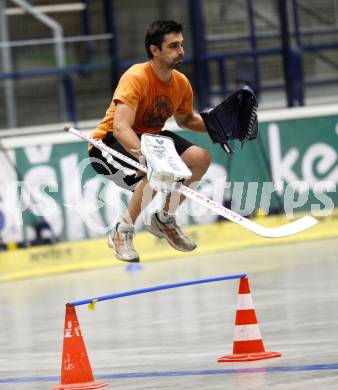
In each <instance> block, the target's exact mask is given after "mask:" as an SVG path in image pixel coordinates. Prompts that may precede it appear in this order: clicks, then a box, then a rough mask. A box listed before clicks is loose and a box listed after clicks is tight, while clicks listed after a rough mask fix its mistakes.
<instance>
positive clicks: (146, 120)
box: [92, 62, 193, 140]
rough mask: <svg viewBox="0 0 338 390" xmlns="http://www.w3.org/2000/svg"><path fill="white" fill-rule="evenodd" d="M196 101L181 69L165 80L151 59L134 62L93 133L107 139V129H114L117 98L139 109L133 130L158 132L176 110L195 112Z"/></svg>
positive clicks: (183, 113)
mask: <svg viewBox="0 0 338 390" xmlns="http://www.w3.org/2000/svg"><path fill="white" fill-rule="evenodd" d="M192 101H193V92H192V88H191V85H190V82H189V80H188V79H187V78H186V77H185V76H184V74H182V73H181V72H178V71H177V70H173V71H172V77H171V79H170V80H169V81H167V82H163V81H161V80H159V79H158V77H157V76H156V74H155V72H154V70H153V68H152V66H151V65H150V62H145V63H142V64H136V65H133V66H132V67H131V68H129V69H128V70H127V71H126V72H125V73H124V74H123V76H122V77H121V79H120V82H119V84H118V86H117V88H116V90H115V93H114V96H113V100H112V102H111V104H110V107H109V108H108V110H107V112H106V115H105V117H104V118H103V120H102V121H101V122H100V123H99V124H98V126H97V127H96V129H95V130H94V132H93V133H92V137H93V138H94V139H97V140H100V139H104V138H105V137H106V134H107V132H109V131H113V121H114V113H115V107H116V104H117V102H122V103H125V104H127V105H128V106H129V107H130V108H132V109H133V110H135V112H136V115H135V122H134V125H133V130H134V131H135V132H136V133H137V134H143V133H153V134H157V133H159V132H160V131H161V129H162V128H163V126H164V124H165V122H166V120H167V119H168V118H169V117H170V116H172V115H173V114H174V113H175V112H177V113H179V114H182V115H190V114H192V112H193V105H192Z"/></svg>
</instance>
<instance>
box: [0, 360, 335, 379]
mask: <svg viewBox="0 0 338 390" xmlns="http://www.w3.org/2000/svg"><path fill="white" fill-rule="evenodd" d="M322 370H338V363H334V364H313V365H307V366H284V367H283V366H280V367H279V366H276V367H253V368H231V369H223V370H198V371H197V370H196V371H158V372H152V371H151V372H130V373H124V374H108V375H96V376H95V379H129V378H156V377H170V376H193V375H225V374H252V373H255V372H297V371H322ZM58 381H60V377H59V376H32V377H21V378H0V383H26V382H27V383H28V382H58Z"/></svg>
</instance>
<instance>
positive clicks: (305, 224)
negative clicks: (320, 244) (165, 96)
mask: <svg viewBox="0 0 338 390" xmlns="http://www.w3.org/2000/svg"><path fill="white" fill-rule="evenodd" d="M65 131H67V132H69V133H71V134H73V135H76V136H77V137H79V138H81V139H83V140H84V141H87V142H88V143H90V144H92V145H94V146H95V147H96V148H98V149H100V150H101V151H103V152H107V153H109V154H110V155H112V156H114V157H116V158H118V159H120V160H123V161H125V162H126V163H128V164H129V165H132V166H134V167H135V168H136V169H138V170H140V171H143V172H147V168H146V167H145V166H143V165H141V164H140V163H138V162H136V161H134V160H133V159H131V158H129V157H127V156H125V155H123V154H122V153H119V152H117V151H115V150H113V149H111V148H109V147H108V146H107V145H105V144H104V143H103V142H102V141H97V140H95V139H93V138H91V137H89V136H87V135H86V134H84V133H82V132H81V131H79V130H77V129H75V128H74V127H71V126H66V127H65ZM177 191H178V192H180V193H181V194H182V195H184V196H185V197H187V198H189V199H192V200H193V201H195V202H197V203H199V204H200V205H202V206H204V207H206V208H207V209H209V210H211V211H213V212H215V213H217V214H218V215H221V216H223V217H225V218H226V219H228V220H230V221H232V222H235V223H237V224H239V225H241V226H242V227H244V228H246V229H248V230H250V231H251V232H253V233H256V234H257V235H259V236H263V237H269V238H280V237H287V236H291V235H293V234H297V233H300V232H302V231H304V230H306V229H309V228H310V227H312V226H314V225H315V224H316V223H317V222H318V221H317V220H316V219H315V218H313V217H311V216H306V217H302V218H300V219H298V220H297V221H294V222H290V223H288V224H286V225H283V226H279V227H274V228H267V227H264V226H261V225H259V224H257V223H256V222H253V221H250V220H249V219H247V218H245V217H242V216H241V215H239V214H237V213H235V212H234V211H232V210H229V209H227V208H226V207H224V206H222V205H221V204H219V203H217V202H215V201H213V200H212V199H209V198H207V197H206V196H204V195H202V194H200V193H198V192H196V191H194V190H192V189H191V188H189V187H187V186H185V185H182V186H181V187H180V188H179V189H178V190H177Z"/></svg>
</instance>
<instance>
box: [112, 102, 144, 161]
mask: <svg viewBox="0 0 338 390" xmlns="http://www.w3.org/2000/svg"><path fill="white" fill-rule="evenodd" d="M135 114H136V113H135V111H134V110H133V109H132V108H130V107H129V106H127V105H126V104H124V103H117V105H116V107H115V115H114V123H113V133H114V137H115V138H116V139H117V140H118V141H119V142H120V144H121V145H122V146H123V147H124V148H125V149H126V151H128V152H129V153H130V154H132V155H133V156H135V157H140V155H141V152H139V150H140V149H141V141H140V139H139V138H138V136H137V135H136V133H135V131H134V130H133V126H134V122H135Z"/></svg>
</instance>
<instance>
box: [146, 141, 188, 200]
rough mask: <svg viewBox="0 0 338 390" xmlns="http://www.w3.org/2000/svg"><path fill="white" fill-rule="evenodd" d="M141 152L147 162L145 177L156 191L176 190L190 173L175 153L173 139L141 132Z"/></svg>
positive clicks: (167, 191)
mask: <svg viewBox="0 0 338 390" xmlns="http://www.w3.org/2000/svg"><path fill="white" fill-rule="evenodd" d="M141 152H142V154H143V156H144V157H145V159H146V162H147V168H148V171H147V179H148V183H149V185H150V186H151V187H152V188H153V189H154V190H156V191H161V192H165V193H169V192H172V191H175V190H177V189H178V188H179V187H180V185H181V184H182V182H184V180H187V179H190V178H191V176H192V173H191V171H190V169H189V168H188V167H187V166H186V165H185V163H184V162H183V161H182V159H181V158H180V156H179V155H178V154H177V152H176V149H175V145H174V141H173V140H172V139H171V138H169V137H163V136H161V135H155V134H143V135H142V137H141Z"/></svg>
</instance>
